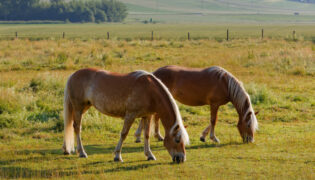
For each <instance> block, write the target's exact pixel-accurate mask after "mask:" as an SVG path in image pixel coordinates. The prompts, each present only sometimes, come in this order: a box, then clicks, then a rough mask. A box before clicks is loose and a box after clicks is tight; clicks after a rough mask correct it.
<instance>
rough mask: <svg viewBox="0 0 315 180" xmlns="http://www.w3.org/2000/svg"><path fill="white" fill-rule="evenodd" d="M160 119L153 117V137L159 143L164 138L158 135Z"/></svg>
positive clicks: (156, 116)
mask: <svg viewBox="0 0 315 180" xmlns="http://www.w3.org/2000/svg"><path fill="white" fill-rule="evenodd" d="M159 120H160V117H159V116H158V115H157V114H155V115H154V137H156V138H157V139H158V140H159V141H163V140H164V138H163V136H162V135H161V134H160V123H159Z"/></svg>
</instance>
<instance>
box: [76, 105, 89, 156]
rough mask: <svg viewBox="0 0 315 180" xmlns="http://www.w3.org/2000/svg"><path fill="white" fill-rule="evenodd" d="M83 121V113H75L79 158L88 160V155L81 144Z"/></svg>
mask: <svg viewBox="0 0 315 180" xmlns="http://www.w3.org/2000/svg"><path fill="white" fill-rule="evenodd" d="M81 120H82V113H81V111H75V112H74V123H73V127H74V132H75V134H76V138H77V151H78V152H79V157H83V158H87V154H86V152H85V151H84V148H83V145H82V142H81Z"/></svg>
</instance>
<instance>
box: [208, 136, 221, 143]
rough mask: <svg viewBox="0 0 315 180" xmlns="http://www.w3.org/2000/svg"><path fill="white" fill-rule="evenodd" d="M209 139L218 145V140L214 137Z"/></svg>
mask: <svg viewBox="0 0 315 180" xmlns="http://www.w3.org/2000/svg"><path fill="white" fill-rule="evenodd" d="M210 139H211V140H212V141H213V142H215V143H218V144H220V140H219V139H218V138H216V137H210Z"/></svg>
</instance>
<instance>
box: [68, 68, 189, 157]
mask: <svg viewBox="0 0 315 180" xmlns="http://www.w3.org/2000/svg"><path fill="white" fill-rule="evenodd" d="M91 106H94V107H95V108H96V109H97V110H98V111H100V112H102V113H103V114H106V115H109V116H114V117H122V118H124V125H123V129H122V131H121V134H120V140H119V142H118V145H117V146H116V149H115V158H114V161H121V162H122V157H121V149H122V144H123V141H124V140H125V138H126V136H127V134H128V132H129V129H130V127H131V125H132V123H133V122H134V120H135V118H137V117H141V118H142V121H143V124H144V126H145V140H144V154H145V155H146V156H147V159H148V160H155V157H154V155H153V154H152V152H151V150H150V145H149V135H150V120H151V117H152V115H153V114H158V115H159V117H161V121H162V124H163V126H164V128H165V139H164V146H165V147H166V149H167V150H168V152H169V154H170V155H171V157H172V159H173V161H176V162H178V163H179V162H184V161H185V160H186V152H185V144H187V143H188V142H189V137H188V134H187V132H186V130H185V128H184V126H183V122H182V119H181V116H180V114H179V110H178V107H177V105H176V103H175V100H174V99H173V97H172V95H171V94H170V92H169V91H168V89H167V88H166V87H165V86H164V85H163V83H162V82H161V81H160V80H158V79H157V78H156V77H155V76H154V75H152V74H151V73H148V72H145V71H135V72H132V73H129V74H117V73H111V72H107V71H103V70H97V69H81V70H78V71H76V72H75V73H74V74H72V75H71V76H70V77H69V79H68V81H67V85H66V88H65V93H64V129H65V134H64V145H63V150H64V154H70V153H71V151H74V135H73V132H75V134H76V140H77V151H78V153H79V156H80V157H87V154H86V152H85V150H84V148H83V145H82V142H81V136H80V132H81V118H82V114H83V113H84V112H86V111H87V110H88V109H89V108H90V107H91Z"/></svg>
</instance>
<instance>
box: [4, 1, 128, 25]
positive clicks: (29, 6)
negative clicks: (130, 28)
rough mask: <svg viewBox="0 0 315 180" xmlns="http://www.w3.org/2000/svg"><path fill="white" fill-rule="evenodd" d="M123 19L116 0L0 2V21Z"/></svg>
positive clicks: (122, 8)
mask: <svg viewBox="0 0 315 180" xmlns="http://www.w3.org/2000/svg"><path fill="white" fill-rule="evenodd" d="M126 16H127V8H126V6H125V5H124V4H123V3H121V2H118V1H116V0H89V1H82V0H71V1H64V0H47V1H43V0H0V20H1V21H16V20H18V21H29V20H51V21H69V22H121V21H123V20H124V19H125V18H126Z"/></svg>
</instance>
